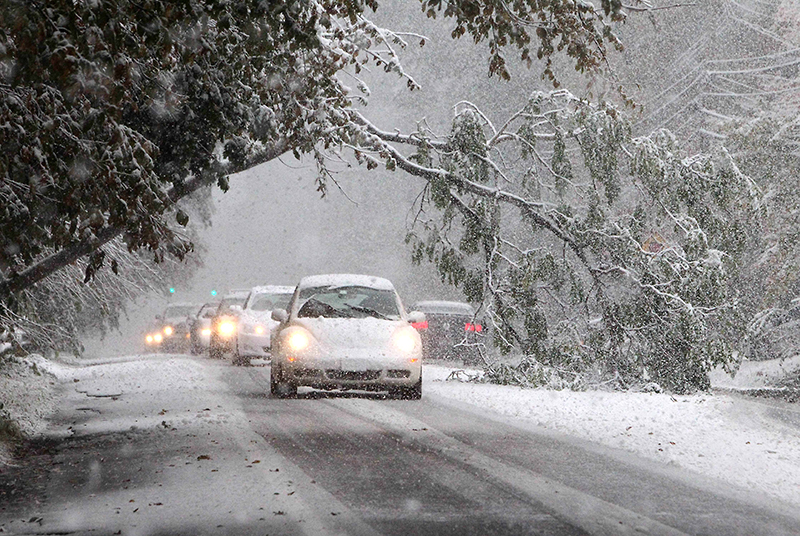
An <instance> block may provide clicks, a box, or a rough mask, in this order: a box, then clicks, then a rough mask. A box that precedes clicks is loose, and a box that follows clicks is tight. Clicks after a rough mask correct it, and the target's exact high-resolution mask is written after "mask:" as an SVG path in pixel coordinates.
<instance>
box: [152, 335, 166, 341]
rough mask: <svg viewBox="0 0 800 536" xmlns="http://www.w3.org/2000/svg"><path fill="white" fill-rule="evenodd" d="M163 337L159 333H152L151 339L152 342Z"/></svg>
mask: <svg viewBox="0 0 800 536" xmlns="http://www.w3.org/2000/svg"><path fill="white" fill-rule="evenodd" d="M163 339H164V338H163V337H162V336H161V334H160V333H156V334H155V335H153V341H154V342H161V341H162V340H163Z"/></svg>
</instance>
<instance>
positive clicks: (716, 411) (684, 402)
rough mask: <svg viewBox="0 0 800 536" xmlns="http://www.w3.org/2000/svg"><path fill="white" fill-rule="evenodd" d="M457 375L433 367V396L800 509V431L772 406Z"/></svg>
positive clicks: (429, 379)
mask: <svg viewBox="0 0 800 536" xmlns="http://www.w3.org/2000/svg"><path fill="white" fill-rule="evenodd" d="M452 370H453V369H450V368H448V367H443V366H437V365H426V367H425V376H426V386H425V389H426V390H425V394H433V395H436V396H439V397H444V398H448V399H452V400H457V401H459V402H462V403H467V404H471V405H473V406H476V407H479V408H483V409H485V410H490V411H492V412H496V413H499V414H501V415H504V416H507V417H512V418H515V419H520V420H523V421H525V422H527V423H531V424H534V425H537V426H539V427H542V428H544V429H546V430H551V431H556V432H560V433H564V434H568V435H570V436H575V437H578V438H582V439H586V440H589V441H593V442H597V443H600V444H603V445H606V446H609V447H613V448H619V449H623V450H626V451H629V452H634V453H636V454H638V455H641V456H643V457H645V458H649V459H652V460H656V461H659V462H663V463H665V464H670V465H674V466H679V467H682V468H685V469H690V470H692V471H694V472H697V473H701V474H703V475H708V476H711V477H714V478H716V479H719V480H722V481H726V482H730V483H732V484H734V485H737V486H739V487H741V488H746V489H750V490H753V491H756V492H761V493H764V494H766V495H768V496H772V497H775V498H778V499H781V500H783V501H785V502H788V503H792V504H794V505H800V429H798V428H796V427H792V426H791V425H789V424H786V423H784V422H781V421H780V420H777V419H774V418H771V417H770V416H769V409H770V407H769V406H765V405H763V404H760V403H758V402H755V401H753V402H751V401H749V400H745V399H742V398H740V397H731V396H728V395H714V394H699V395H691V396H677V395H669V394H658V393H631V392H606V391H587V392H573V391H553V390H547V389H521V388H519V387H514V386H504V385H493V384H485V383H475V382H469V383H465V382H459V381H445V380H446V378H447V377H448V376H449V375H450V373H451V372H452ZM757 377H759V378H760V377H761V376H757ZM793 406H794V409H793V411H796V412H798V413H800V407H798V405H793ZM787 411H792V410H791V409H789V410H787Z"/></svg>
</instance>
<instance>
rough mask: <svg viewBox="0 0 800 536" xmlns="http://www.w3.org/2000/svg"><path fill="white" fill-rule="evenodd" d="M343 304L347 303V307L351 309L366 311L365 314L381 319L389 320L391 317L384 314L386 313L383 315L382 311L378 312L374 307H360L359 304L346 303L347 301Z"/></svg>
mask: <svg viewBox="0 0 800 536" xmlns="http://www.w3.org/2000/svg"><path fill="white" fill-rule="evenodd" d="M345 305H347V307H349V308H350V309H352V310H354V311H359V312H361V313H366V314H368V315H370V316H374V317H376V318H380V319H381V320H391V318H389V317H388V316H386V315H384V314H382V313H379V312H378V311H376V310H375V309H370V308H369V307H362V306H360V305H350V304H347V303H346V304H345Z"/></svg>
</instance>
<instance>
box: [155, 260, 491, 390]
mask: <svg viewBox="0 0 800 536" xmlns="http://www.w3.org/2000/svg"><path fill="white" fill-rule="evenodd" d="M156 320H157V322H158V325H157V326H156V327H155V328H154V329H153V330H151V331H149V332H148V334H147V335H146V338H145V341H146V345H147V347H148V348H149V349H150V350H151V351H169V352H180V351H191V352H192V353H194V354H200V353H203V352H205V351H207V352H208V355H209V357H211V358H217V359H219V358H224V357H226V356H228V355H229V356H231V361H232V363H233V364H234V365H246V364H249V363H250V360H251V359H252V358H261V359H268V360H269V361H270V367H271V376H270V378H271V379H270V392H271V394H272V395H273V396H276V397H280V398H285V397H291V396H294V395H296V394H297V388H298V387H301V386H306V387H311V388H314V389H325V390H329V389H345V390H348V389H358V390H370V391H371V390H377V391H388V392H389V394H390V395H391V396H394V397H399V398H406V399H419V398H420V397H421V396H422V362H423V358H426V359H429V358H444V359H456V358H460V359H462V360H463V361H464V363H465V364H477V363H479V362H480V360H481V356H482V348H483V347H484V341H483V335H484V333H483V326H482V325H481V323H480V322H479V321H478V320H476V314H475V310H474V309H473V308H472V307H471V306H470V305H469V304H467V303H461V302H452V301H422V302H418V303H417V304H415V306H414V307H413V308H412V312H406V310H405V308H404V306H403V303H402V301H401V299H400V297H399V295H398V293H397V291H396V290H395V288H394V286H393V285H392V283H391V282H390V281H389V280H387V279H384V278H380V277H375V276H367V275H354V274H325V275H316V276H309V277H305V278H303V279H302V280H301V281H300V282H299V284H298V285H297V286H294V287H289V286H276V285H267V286H258V287H253V288H250V289H239V290H232V291H230V292H229V293H227V294H225V295H224V296H223V297H222V299H221V300H220V301H219V302H214V303H206V304H203V305H202V306H199V305H192V304H170V305H169V306H168V307H167V308H166V309H165V311H164V312H163V314H161V315H158V316H157V317H156Z"/></svg>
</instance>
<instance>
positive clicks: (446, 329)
mask: <svg viewBox="0 0 800 536" xmlns="http://www.w3.org/2000/svg"><path fill="white" fill-rule="evenodd" d="M412 309H413V310H414V311H420V312H422V313H425V322H422V323H419V324H414V327H415V328H417V330H418V331H419V334H420V336H421V337H422V352H423V355H424V356H425V358H426V359H460V360H462V361H463V362H464V364H478V363H480V362H481V361H482V359H481V349H482V347H483V344H484V340H483V325H482V324H481V322H480V321H479V320H477V319H476V315H475V309H473V308H472V306H471V305H470V304H468V303H463V302H454V301H421V302H417V303H416V304H414V307H412Z"/></svg>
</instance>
